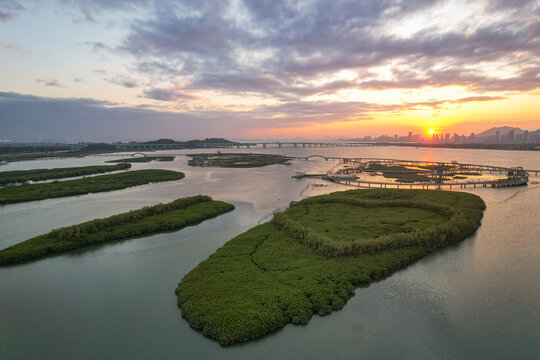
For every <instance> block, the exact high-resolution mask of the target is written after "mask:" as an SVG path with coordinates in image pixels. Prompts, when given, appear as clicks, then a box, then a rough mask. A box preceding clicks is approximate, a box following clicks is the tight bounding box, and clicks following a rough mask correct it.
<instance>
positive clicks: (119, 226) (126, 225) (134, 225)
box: [0, 195, 234, 265]
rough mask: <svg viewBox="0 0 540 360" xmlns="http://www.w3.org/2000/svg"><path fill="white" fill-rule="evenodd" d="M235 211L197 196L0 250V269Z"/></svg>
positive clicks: (174, 228)
mask: <svg viewBox="0 0 540 360" xmlns="http://www.w3.org/2000/svg"><path fill="white" fill-rule="evenodd" d="M232 210H234V205H231V204H228V203H225V202H222V201H215V200H212V198H211V197H209V196H203V195H196V196H192V197H187V198H181V199H177V200H174V201H173V202H170V203H167V204H158V205H154V206H148V207H144V208H142V209H139V210H133V211H129V212H126V213H123V214H118V215H114V216H111V217H108V218H105V219H96V220H91V221H88V222H85V223H82V224H78V225H73V226H68V227H63V228H60V229H56V230H53V231H51V232H50V233H48V234H45V235H40V236H37V237H34V238H32V239H29V240H26V241H24V242H22V243H19V244H16V245H13V246H11V247H8V248H6V249H3V250H0V265H11V264H16V263H20V262H24V261H29V260H35V259H38V258H42V257H45V256H49V255H52V254H56V253H61V252H65V251H69V250H73V249H78V248H82V247H85V246H91V245H96V244H101V243H105V242H109V241H116V240H122V239H126V238H130V237H134V236H141V235H148V234H153V233H157V232H163V231H171V230H179V229H181V228H184V227H186V226H189V225H194V224H197V223H200V222H201V221H204V220H207V219H209V218H212V217H215V216H218V215H220V214H223V213H226V212H229V211H232Z"/></svg>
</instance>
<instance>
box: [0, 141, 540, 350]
mask: <svg viewBox="0 0 540 360" xmlns="http://www.w3.org/2000/svg"><path fill="white" fill-rule="evenodd" d="M227 151H228V150H227ZM231 151H235V152H236V151H238V150H231ZM240 151H243V152H245V151H246V150H240ZM249 151H251V152H263V151H264V152H269V153H284V154H287V155H293V156H296V155H298V156H302V155H304V156H305V155H311V154H322V155H329V156H356V157H360V156H363V157H385V158H400V159H419V160H433V161H450V160H457V161H461V162H470V163H480V164H491V165H501V166H516V165H522V166H524V167H526V168H540V154H539V153H533V152H512V151H494V150H461V149H428V148H419V149H415V148H401V147H370V148H326V149H325V148H322V149H313V148H312V149H308V148H306V149H303V148H298V149H291V148H282V149H269V148H268V149H264V150H263V149H254V148H252V149H250V150H249ZM174 153H175V154H185V152H181V151H176V152H174ZM109 159H110V158H108V157H98V156H93V157H87V158H82V159H69V160H40V161H29V162H20V163H13V164H9V165H6V166H1V167H0V171H7V170H16V169H31V168H48V167H68V166H84V165H96V164H102V163H104V161H106V160H109ZM186 161H187V157H185V156H184V155H179V156H178V157H177V158H176V159H175V161H173V162H152V163H147V164H134V165H133V169H144V168H167V169H176V170H180V171H183V172H185V173H186V177H185V178H184V179H182V180H179V181H175V182H169V183H161V184H150V185H145V186H140V187H136V188H131V189H125V190H121V191H115V192H109V193H101V194H90V195H84V196H77V197H69V198H63V199H51V200H43V201H35V202H30V203H23V204H13V205H7V206H0V248H4V247H7V246H9V245H12V244H15V243H17V242H20V241H23V240H26V239H28V238H30V237H33V236H36V235H39V234H42V233H45V232H47V231H50V230H52V229H54V228H57V227H60V226H66V225H71V224H76V223H79V222H82V221H87V220H90V219H94V218H97V217H106V216H110V215H113V214H116V213H119V212H124V211H128V210H132V209H136V208H140V207H141V206H145V205H152V204H156V203H159V202H165V201H171V200H173V199H176V198H179V197H183V196H188V195H193V194H199V193H200V194H207V195H210V196H212V197H214V198H216V199H220V200H225V201H229V202H232V203H234V204H235V205H236V210H235V211H233V212H231V213H228V214H225V215H222V216H220V217H217V218H215V219H212V220H209V221H206V222H204V223H202V224H200V225H197V226H193V227H188V228H186V229H183V230H180V231H177V232H170V233H164V234H158V235H153V236H148V237H141V238H137V239H132V240H128V241H123V242H117V243H114V244H108V245H105V246H98V247H92V248H89V249H85V250H80V251H75V252H71V253H69V254H67V255H61V256H55V257H51V258H48V259H45V260H41V261H36V262H33V263H29V264H24V265H19V266H14V267H8V268H0V284H1V286H0V359H148V358H163V359H173V358H174V359H255V358H256V359H275V358H286V359H292V358H295V359H328V358H331V359H351V358H361V357H365V358H385V359H398V358H399V359H404V358H406V359H434V358H437V359H517V358H520V359H531V358H537V356H538V353H540V326H539V324H540V280H539V279H540V277H539V275H540V235H539V234H540V220H539V219H540V211H539V209H540V185H539V184H537V183H531V184H530V185H529V186H527V187H521V188H508V189H471V190H467V191H471V192H474V193H475V194H478V195H480V196H481V197H482V198H483V199H484V200H485V201H486V203H487V210H486V212H485V214H484V219H483V222H482V226H481V227H480V228H479V230H478V232H477V233H476V234H475V235H474V236H472V237H471V238H469V239H467V240H465V241H463V242H461V243H460V244H458V245H455V246H452V247H450V248H446V249H443V250H440V251H437V252H436V253H434V254H432V255H430V256H428V257H425V258H423V259H422V260H420V261H418V262H416V263H415V264H413V265H411V266H409V267H407V268H406V269H404V270H401V271H399V272H397V273H395V274H393V275H392V276H391V277H389V278H387V279H385V280H382V281H380V282H377V283H374V284H371V285H370V286H369V287H365V288H359V289H357V291H356V295H355V296H354V297H353V298H351V299H350V300H349V302H348V303H347V304H346V306H345V307H344V308H343V309H342V310H340V311H337V312H334V313H332V314H330V315H327V316H324V317H320V316H314V317H313V319H312V320H311V321H310V323H309V324H308V325H307V326H293V325H287V326H285V327H284V328H283V329H282V330H280V331H277V332H275V333H273V334H270V335H269V336H267V337H264V338H262V339H259V340H256V341H253V342H250V343H246V344H240V345H236V346H232V347H228V348H223V347H220V346H219V345H218V344H217V343H216V342H215V341H213V340H210V339H207V338H205V337H203V336H202V335H201V334H199V333H198V332H196V331H194V330H192V329H191V328H190V327H189V325H188V324H187V322H186V321H184V320H183V319H182V318H181V316H180V310H179V309H178V308H177V306H176V296H175V295H174V290H175V288H176V286H177V284H178V282H179V281H180V280H181V279H182V277H183V276H184V275H185V274H186V273H187V272H188V271H190V270H191V269H192V268H193V267H195V266H196V265H197V264H198V263H199V262H200V261H202V260H204V259H205V258H207V257H208V255H210V254H212V253H213V252H214V251H215V250H216V249H217V248H219V247H220V246H222V245H223V244H224V243H225V242H227V241H228V240H229V239H231V238H232V237H234V236H236V235H237V234H240V233H242V232H244V231H246V230H247V229H249V228H251V227H253V226H254V225H257V224H258V223H260V222H263V221H267V220H269V219H270V217H271V213H272V212H273V211H274V210H276V209H283V208H286V207H287V205H288V203H289V202H290V201H291V200H298V199H301V198H303V197H306V196H312V195H315V194H321V193H327V192H332V191H336V190H345V189H347V187H344V186H340V185H334V184H328V183H325V182H323V181H322V180H317V179H302V180H295V179H291V178H290V176H291V175H292V174H294V173H295V172H296V171H299V170H307V171H308V172H311V173H322V172H326V171H327V170H329V169H331V168H332V167H333V166H335V163H333V162H325V161H309V162H304V161H300V162H295V163H294V164H293V165H291V166H284V165H273V166H268V167H265V168H255V169H239V170H238V169H237V170H235V169H215V168H191V167H188V166H187V165H186V164H185V163H186ZM532 180H533V181H535V182H540V178H534V177H533V178H532ZM314 184H325V185H328V186H325V187H315V186H313V185H314Z"/></svg>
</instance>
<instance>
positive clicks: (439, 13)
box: [0, 0, 540, 142]
mask: <svg viewBox="0 0 540 360" xmlns="http://www.w3.org/2000/svg"><path fill="white" fill-rule="evenodd" d="M0 69H2V70H1V71H0V141H7V140H9V141H18V142H24V141H27V142H31V141H63V142H78V141H128V140H137V141H140V140H152V139H157V138H172V139H177V140H186V139H194V138H205V137H225V138H229V139H295V138H304V139H326V138H354V137H362V136H365V135H371V136H379V135H382V134H388V135H392V136H393V135H394V134H398V135H407V134H408V132H409V131H412V132H413V133H414V134H421V135H423V136H426V134H427V131H428V130H429V129H430V128H433V129H435V130H436V132H437V133H441V134H445V133H451V134H453V133H459V134H467V135H468V134H470V133H471V132H476V133H478V132H481V131H483V130H486V129H488V128H491V127H493V126H503V125H508V126H515V127H520V128H522V129H527V130H536V129H538V128H540V106H539V104H540V0H535V1H529V0H468V1H462V0H450V1H447V0H409V1H406V0H401V1H400V0H362V1H359V0H354V1H339V0H329V1H302V0H300V1H281V0H268V1H267V0H252V1H250V0H219V1H218V0H215V1H206V0H186V1H151V0H93V1H92V0H50V1H48V0H40V1H34V0H0Z"/></svg>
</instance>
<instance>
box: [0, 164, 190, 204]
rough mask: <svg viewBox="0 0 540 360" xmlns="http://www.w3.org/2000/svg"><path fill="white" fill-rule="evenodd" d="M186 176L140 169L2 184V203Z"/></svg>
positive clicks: (107, 189) (112, 188)
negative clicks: (82, 176) (71, 178)
mask: <svg viewBox="0 0 540 360" xmlns="http://www.w3.org/2000/svg"><path fill="white" fill-rule="evenodd" d="M183 177H184V174H183V173H181V172H176V171H171V170H136V171H127V172H123V173H118V174H109V175H99V176H92V177H87V178H82V179H75V180H65V181H54V182H51V183H45V184H23V185H21V186H9V187H4V188H0V204H10V203H17V202H24V201H32V200H42V199H49V198H57V197H64V196H73V195H83V194H88V193H97V192H103V191H111V190H120V189H125V188H128V187H132V186H138V185H144V184H149V183H153V182H161V181H172V180H179V179H182V178H183Z"/></svg>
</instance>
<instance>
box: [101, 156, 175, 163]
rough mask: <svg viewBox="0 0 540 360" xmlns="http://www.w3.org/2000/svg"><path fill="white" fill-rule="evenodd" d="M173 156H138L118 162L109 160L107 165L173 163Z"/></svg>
mask: <svg viewBox="0 0 540 360" xmlns="http://www.w3.org/2000/svg"><path fill="white" fill-rule="evenodd" d="M173 160H174V156H140V157H131V158H125V159H118V160H109V161H107V162H108V163H143V162H150V161H173Z"/></svg>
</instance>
